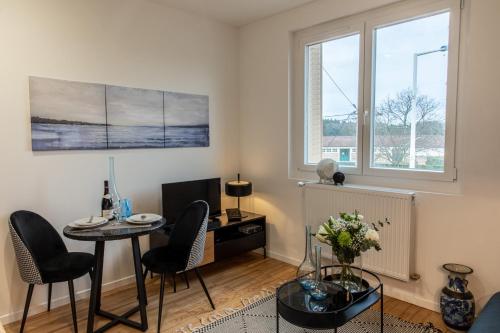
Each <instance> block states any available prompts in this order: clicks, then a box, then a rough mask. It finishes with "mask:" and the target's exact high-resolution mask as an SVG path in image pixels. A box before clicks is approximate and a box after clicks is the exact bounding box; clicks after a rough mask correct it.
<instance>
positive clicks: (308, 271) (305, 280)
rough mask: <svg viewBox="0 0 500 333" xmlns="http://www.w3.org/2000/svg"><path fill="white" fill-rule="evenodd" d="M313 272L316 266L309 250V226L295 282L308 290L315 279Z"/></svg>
mask: <svg viewBox="0 0 500 333" xmlns="http://www.w3.org/2000/svg"><path fill="white" fill-rule="evenodd" d="M315 270H316V265H315V262H314V260H313V258H312V250H311V226H310V225H306V251H305V255H304V260H303V261H302V263H301V264H300V266H299V268H297V281H298V282H299V283H300V285H301V286H302V288H304V289H305V290H310V289H311V288H312V287H313V285H314V281H315V277H316V274H315Z"/></svg>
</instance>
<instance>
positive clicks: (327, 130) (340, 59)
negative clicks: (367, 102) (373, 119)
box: [305, 34, 360, 167]
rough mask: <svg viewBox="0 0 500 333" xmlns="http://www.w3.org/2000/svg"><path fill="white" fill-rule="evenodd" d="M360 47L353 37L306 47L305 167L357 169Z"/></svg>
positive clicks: (355, 37) (355, 36)
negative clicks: (325, 162)
mask: <svg viewBox="0 0 500 333" xmlns="http://www.w3.org/2000/svg"><path fill="white" fill-rule="evenodd" d="M359 43H360V35H359V34H354V35H351V36H347V37H342V38H338V39H333V40H329V41H326V42H323V43H318V44H314V45H310V46H308V47H307V51H306V52H307V58H308V66H307V70H306V74H307V80H306V82H307V86H306V96H307V103H306V122H307V125H306V132H307V136H306V139H307V145H306V147H307V150H306V151H307V152H306V156H305V159H306V163H310V164H314V163H317V162H318V161H319V160H321V159H322V158H332V159H334V160H336V161H337V162H338V163H339V164H340V165H344V166H351V167H356V166H357V156H356V152H355V151H356V150H355V149H356V148H357V146H358V142H357V130H358V115H357V101H358V82H359ZM353 149H354V150H353Z"/></svg>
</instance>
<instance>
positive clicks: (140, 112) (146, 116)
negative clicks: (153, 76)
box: [106, 86, 165, 149]
mask: <svg viewBox="0 0 500 333" xmlns="http://www.w3.org/2000/svg"><path fill="white" fill-rule="evenodd" d="M106 103H107V107H106V109H107V124H108V147H109V148H110V149H114V148H163V147H165V133H164V123H163V92H162V91H158V90H148V89H138V88H127V87H118V86H106Z"/></svg>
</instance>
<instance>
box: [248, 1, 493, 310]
mask: <svg viewBox="0 0 500 333" xmlns="http://www.w3.org/2000/svg"><path fill="white" fill-rule="evenodd" d="M390 2H393V0H357V1H345V0H319V1H315V2H312V3H311V4H308V5H305V6H302V7H300V8H297V9H293V10H291V11H288V12H285V13H282V14H279V15H276V16H274V17H271V18H268V19H265V20H262V21H259V22H256V23H253V24H250V25H247V26H245V27H243V28H242V30H241V32H240V113H241V114H240V128H241V139H240V145H241V151H242V152H244V153H243V154H242V156H241V161H240V164H241V169H242V173H243V174H244V175H245V177H247V178H249V179H251V180H252V181H253V182H254V183H255V189H256V191H257V192H258V193H256V195H254V196H253V199H252V200H250V201H248V200H247V201H246V202H245V204H246V205H248V206H249V207H251V208H253V209H254V210H256V211H257V212H259V213H264V214H267V215H268V217H269V222H270V223H271V226H270V236H269V237H270V238H269V247H270V251H269V252H270V254H271V255H273V256H275V257H277V258H282V259H284V260H288V261H290V262H295V263H298V262H300V260H302V258H303V253H304V252H303V251H304V240H303V238H304V230H303V229H304V224H305V223H304V221H303V218H302V217H303V210H302V207H301V203H302V201H301V193H300V190H299V188H298V187H297V186H296V181H294V180H290V179H288V163H289V153H288V151H289V136H290V135H292V134H291V133H290V132H289V129H288V121H289V111H290V110H289V108H290V104H289V84H290V82H289V65H290V64H289V54H290V42H291V38H290V37H291V32H293V31H295V30H299V29H303V28H306V27H309V26H312V25H315V24H318V23H322V22H325V21H329V20H332V19H335V18H339V17H342V16H346V15H350V14H354V13H358V12H361V11H363V10H366V9H370V8H373V7H375V6H380V5H384V4H387V3H390ZM499 15H500V2H499V1H498V0H466V8H465V10H464V12H463V21H462V39H461V42H462V51H463V52H462V54H461V59H460V89H459V108H458V129H457V137H458V138H457V167H458V170H459V174H458V183H457V184H454V185H452V186H433V185H430V186H429V184H428V183H423V184H416V185H415V184H413V185H411V186H409V183H407V182H405V181H401V180H391V179H384V178H367V177H357V178H355V179H354V178H353V177H350V178H348V181H349V180H350V181H352V182H356V183H360V184H372V185H381V186H384V185H385V186H388V185H390V186H399V187H401V188H407V187H410V188H416V189H418V190H419V191H418V192H417V199H416V214H417V221H416V252H417V253H416V270H417V273H419V274H421V276H422V278H421V280H420V281H418V282H410V283H402V282H399V281H394V280H389V279H386V283H387V287H388V291H389V293H390V294H391V295H394V296H396V297H399V298H401V299H404V300H407V301H409V302H412V303H415V304H419V305H421V306H425V307H427V308H431V309H437V302H438V297H439V292H440V289H441V288H442V287H443V285H444V282H445V277H446V274H445V273H444V272H443V271H442V270H441V269H440V267H441V265H442V264H443V263H446V262H458V263H463V264H467V265H470V266H472V267H473V268H474V269H475V272H474V274H473V275H472V276H471V277H470V284H469V285H470V287H471V289H472V291H473V292H474V293H475V295H476V298H477V299H478V301H479V304H480V305H482V304H484V303H485V302H486V300H487V299H488V297H489V296H490V295H491V294H492V293H493V292H495V291H497V290H500V279H499V278H498V277H499V276H500V262H499V261H498V254H499V253H500V241H499V235H500V195H499V194H500V190H499V188H500V175H499V170H500V154H499V150H498V149H499V146H500V131H499V130H498V124H499V123H500V99H499V98H498V95H499V93H498V92H499V90H500V84H499V82H500V81H499V79H498V78H499V77H500V66H499V62H498V61H499V59H500V44H499V43H497V40H498V34H499V33H500V21H499V20H498V17H499ZM436 188H445V189H449V191H447V192H448V194H447V193H440V192H433V191H434V189H436ZM334 213H335V212H332V214H334Z"/></svg>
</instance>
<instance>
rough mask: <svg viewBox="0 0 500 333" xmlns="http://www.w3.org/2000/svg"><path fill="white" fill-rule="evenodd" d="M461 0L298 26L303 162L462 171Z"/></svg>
mask: <svg viewBox="0 0 500 333" xmlns="http://www.w3.org/2000/svg"><path fill="white" fill-rule="evenodd" d="M459 3H460V2H459V1H458V0H419V1H416V0H409V1H405V2H401V3H398V4H394V5H390V6H386V7H382V8H379V9H375V10H372V11H370V12H366V13H362V14H359V15H356V16H352V17H348V18H343V19H339V20H336V21H333V22H330V23H326V24H322V25H320V26H316V27H313V28H309V29H306V30H303V31H300V32H298V33H295V35H294V47H295V54H294V58H293V59H294V73H293V74H294V75H293V78H294V92H295V94H294V95H295V96H294V100H293V103H294V118H293V119H294V121H293V122H292V123H293V124H292V126H294V127H293V129H292V130H293V134H294V135H293V140H294V142H292V145H293V149H292V154H293V155H295V156H294V158H293V159H292V161H293V162H292V163H294V166H296V167H297V169H298V170H305V171H307V170H312V169H314V166H315V164H316V163H317V162H318V161H319V160H321V159H322V158H327V157H328V158H333V159H335V160H336V161H337V162H338V164H339V165H340V166H341V168H342V169H343V171H344V172H346V173H353V174H365V175H387V176H400V177H410V178H421V179H436V180H453V179H454V178H455V173H456V171H455V168H454V163H455V161H454V145H455V142H454V137H455V133H454V131H455V113H456V111H455V110H456V89H457V76H458V75H457V73H458V31H459V17H460V15H459V13H460V8H459ZM301 133H303V135H301ZM301 138H302V139H301ZM337 149H338V150H337Z"/></svg>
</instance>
